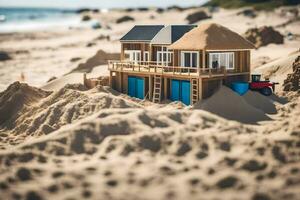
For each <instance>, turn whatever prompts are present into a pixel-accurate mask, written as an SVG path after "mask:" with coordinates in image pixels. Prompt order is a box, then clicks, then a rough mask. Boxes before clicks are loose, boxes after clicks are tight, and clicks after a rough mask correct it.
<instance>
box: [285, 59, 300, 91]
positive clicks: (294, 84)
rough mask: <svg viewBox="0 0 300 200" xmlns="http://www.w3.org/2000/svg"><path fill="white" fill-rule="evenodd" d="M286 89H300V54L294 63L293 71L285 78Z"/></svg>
mask: <svg viewBox="0 0 300 200" xmlns="http://www.w3.org/2000/svg"><path fill="white" fill-rule="evenodd" d="M283 86H284V89H283V90H284V91H299V90H300V56H298V57H297V58H296V60H295V62H294V63H293V73H292V74H288V76H287V78H286V79H285V80H284V84H283Z"/></svg>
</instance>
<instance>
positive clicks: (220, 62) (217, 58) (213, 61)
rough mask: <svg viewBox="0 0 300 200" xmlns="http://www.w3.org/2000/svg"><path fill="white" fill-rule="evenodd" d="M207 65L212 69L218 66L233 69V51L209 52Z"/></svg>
mask: <svg viewBox="0 0 300 200" xmlns="http://www.w3.org/2000/svg"><path fill="white" fill-rule="evenodd" d="M209 67H210V68H213V69H216V68H220V67H225V68H226V69H234V53H233V52H226V53H225V52H224V53H209Z"/></svg>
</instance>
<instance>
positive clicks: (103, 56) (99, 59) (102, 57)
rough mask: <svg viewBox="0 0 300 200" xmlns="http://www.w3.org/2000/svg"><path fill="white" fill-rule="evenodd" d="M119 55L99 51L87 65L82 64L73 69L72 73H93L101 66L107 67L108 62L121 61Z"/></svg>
mask: <svg viewBox="0 0 300 200" xmlns="http://www.w3.org/2000/svg"><path fill="white" fill-rule="evenodd" d="M119 59H120V54H119V53H107V52H105V51H103V50H99V51H98V52H97V53H96V55H94V56H93V57H91V58H89V59H88V60H87V61H86V62H85V63H81V64H79V65H78V67H76V68H75V69H73V70H72V71H71V72H86V73H88V72H91V71H92V70H93V68H94V67H96V66H99V65H106V64H107V61H108V60H119Z"/></svg>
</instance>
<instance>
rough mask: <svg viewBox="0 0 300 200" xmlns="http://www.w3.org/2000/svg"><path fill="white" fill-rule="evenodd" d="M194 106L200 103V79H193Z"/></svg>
mask: <svg viewBox="0 0 300 200" xmlns="http://www.w3.org/2000/svg"><path fill="white" fill-rule="evenodd" d="M191 82H192V104H195V103H197V101H199V79H197V78H196V79H192V80H191Z"/></svg>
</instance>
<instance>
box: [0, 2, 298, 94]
mask: <svg viewBox="0 0 300 200" xmlns="http://www.w3.org/2000/svg"><path fill="white" fill-rule="evenodd" d="M298 4H299V1H298V0H227V1H221V0H185V1H176V0H164V1H159V0H151V1H139V0H126V1H125V0H118V1H110V0H101V1H99V0H72V1H71V0H60V1H59V0H51V1H50V0H49V1H39V0H14V1H11V0H0V91H2V90H4V89H5V88H6V87H7V86H8V85H9V84H11V83H12V82H14V81H23V82H26V83H29V84H30V85H33V86H38V87H44V86H46V85H47V84H48V82H49V81H52V80H54V79H56V78H58V77H64V76H65V75H68V74H74V73H82V72H86V73H89V75H90V76H99V75H107V73H108V72H107V70H106V69H107V67H106V62H107V58H119V54H118V53H119V51H120V44H119V42H118V39H119V38H120V37H121V36H122V35H123V34H125V33H126V32H127V31H128V30H129V29H130V28H131V27H133V26H134V25H136V24H166V25H167V24H199V25H200V24H201V23H207V22H215V23H220V24H222V25H224V26H227V27H228V28H230V29H232V30H233V31H236V32H238V33H239V34H241V35H243V36H244V37H246V38H247V39H248V40H250V41H251V42H253V43H254V44H255V45H256V46H257V49H256V50H255V51H253V56H252V67H253V69H254V68H256V67H258V66H262V65H264V64H267V63H269V62H271V61H274V60H276V59H279V58H281V57H284V56H287V55H289V54H290V53H292V52H295V51H297V49H298V48H299V46H300V45H299V34H300V33H299V30H300V26H299V5H298ZM271 75H272V74H271ZM271 75H270V77H271V78H272V76H271ZM78 77H79V76H78ZM78 77H76V76H75V75H74V77H73V78H70V79H67V80H66V81H65V82H67V83H69V82H71V83H74V82H75V83H76V82H80V80H81V79H80V80H79V79H78ZM65 82H64V83H65Z"/></svg>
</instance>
